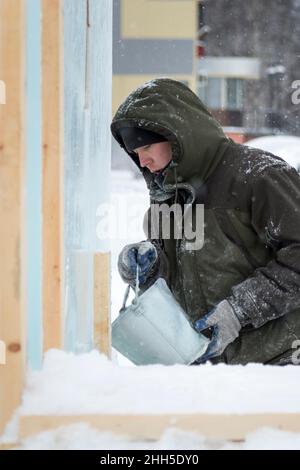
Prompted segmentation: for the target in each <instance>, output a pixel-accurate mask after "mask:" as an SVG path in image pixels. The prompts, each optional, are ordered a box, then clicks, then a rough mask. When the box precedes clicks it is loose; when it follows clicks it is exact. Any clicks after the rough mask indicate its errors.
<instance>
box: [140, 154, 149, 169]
mask: <svg viewBox="0 0 300 470" xmlns="http://www.w3.org/2000/svg"><path fill="white" fill-rule="evenodd" d="M139 160H140V165H141V166H142V167H143V166H145V165H146V164H147V161H148V157H147V156H146V155H143V154H142V153H139Z"/></svg>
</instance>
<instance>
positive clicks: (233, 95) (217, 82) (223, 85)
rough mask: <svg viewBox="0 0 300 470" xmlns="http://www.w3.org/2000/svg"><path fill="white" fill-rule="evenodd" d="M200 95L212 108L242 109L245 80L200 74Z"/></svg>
mask: <svg viewBox="0 0 300 470" xmlns="http://www.w3.org/2000/svg"><path fill="white" fill-rule="evenodd" d="M198 96H199V98H200V99H201V100H202V101H203V102H204V103H205V104H206V105H207V106H208V107H209V108H211V109H228V110H231V109H233V110H241V109H242V108H243V96H244V80H242V79H240V78H226V77H220V78H219V77H205V76H200V77H199V81H198Z"/></svg>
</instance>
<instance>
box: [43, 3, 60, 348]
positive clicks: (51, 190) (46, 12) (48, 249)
mask: <svg viewBox="0 0 300 470" xmlns="http://www.w3.org/2000/svg"><path fill="white" fill-rule="evenodd" d="M62 6H63V2H62V1H61V0H42V2H41V8H42V160H43V173H42V218H43V224H42V225H43V228H42V243H43V249H42V253H43V302H42V303H43V331H44V351H46V350H48V349H49V348H62V347H63V299H64V292H63V278H64V276H63V272H64V263H63V120H64V114H63V87H64V81H63V33H62V22H63V19H62Z"/></svg>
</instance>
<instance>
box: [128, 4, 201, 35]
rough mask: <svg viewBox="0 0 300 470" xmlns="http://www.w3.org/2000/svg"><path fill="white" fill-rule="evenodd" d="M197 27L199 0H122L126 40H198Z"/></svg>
mask: <svg viewBox="0 0 300 470" xmlns="http://www.w3.org/2000/svg"><path fill="white" fill-rule="evenodd" d="M196 28H197V1H196V0H121V34H122V37H123V38H124V39H125V38H140V39H146V38H147V39H149V38H151V39H153V38H156V39H170V38H174V39H194V38H195V37H196Z"/></svg>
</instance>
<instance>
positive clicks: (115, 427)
mask: <svg viewBox="0 0 300 470" xmlns="http://www.w3.org/2000/svg"><path fill="white" fill-rule="evenodd" d="M80 422H84V423H87V424H89V425H90V426H92V427H94V428H96V429H98V430H99V431H111V432H113V433H116V434H119V435H126V436H130V437H131V438H136V439H159V438H160V436H161V435H162V433H163V431H164V430H165V429H166V428H167V427H176V428H178V429H182V430H185V431H191V432H197V433H200V434H203V435H204V436H205V437H207V438H212V439H227V440H243V439H244V438H245V436H246V435H247V434H248V433H250V432H253V431H255V430H257V429H258V428H261V427H266V426H267V427H272V428H277V429H280V430H282V431H289V432H300V413H282V414H280V413H266V414H263V413H262V414H248V415H230V414H228V415H225V414H224V415H221V414H215V415H214V414H200V413H199V414H197V413H196V414H161V415H160V414H157V415H125V414H124V415H109V414H102V415H81V416H80V415H77V416H51V415H49V416H21V417H20V436H19V437H20V438H26V437H28V436H31V435H33V434H36V433H39V432H42V431H46V430H51V429H55V428H57V427H59V426H67V425H70V424H74V423H80Z"/></svg>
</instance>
